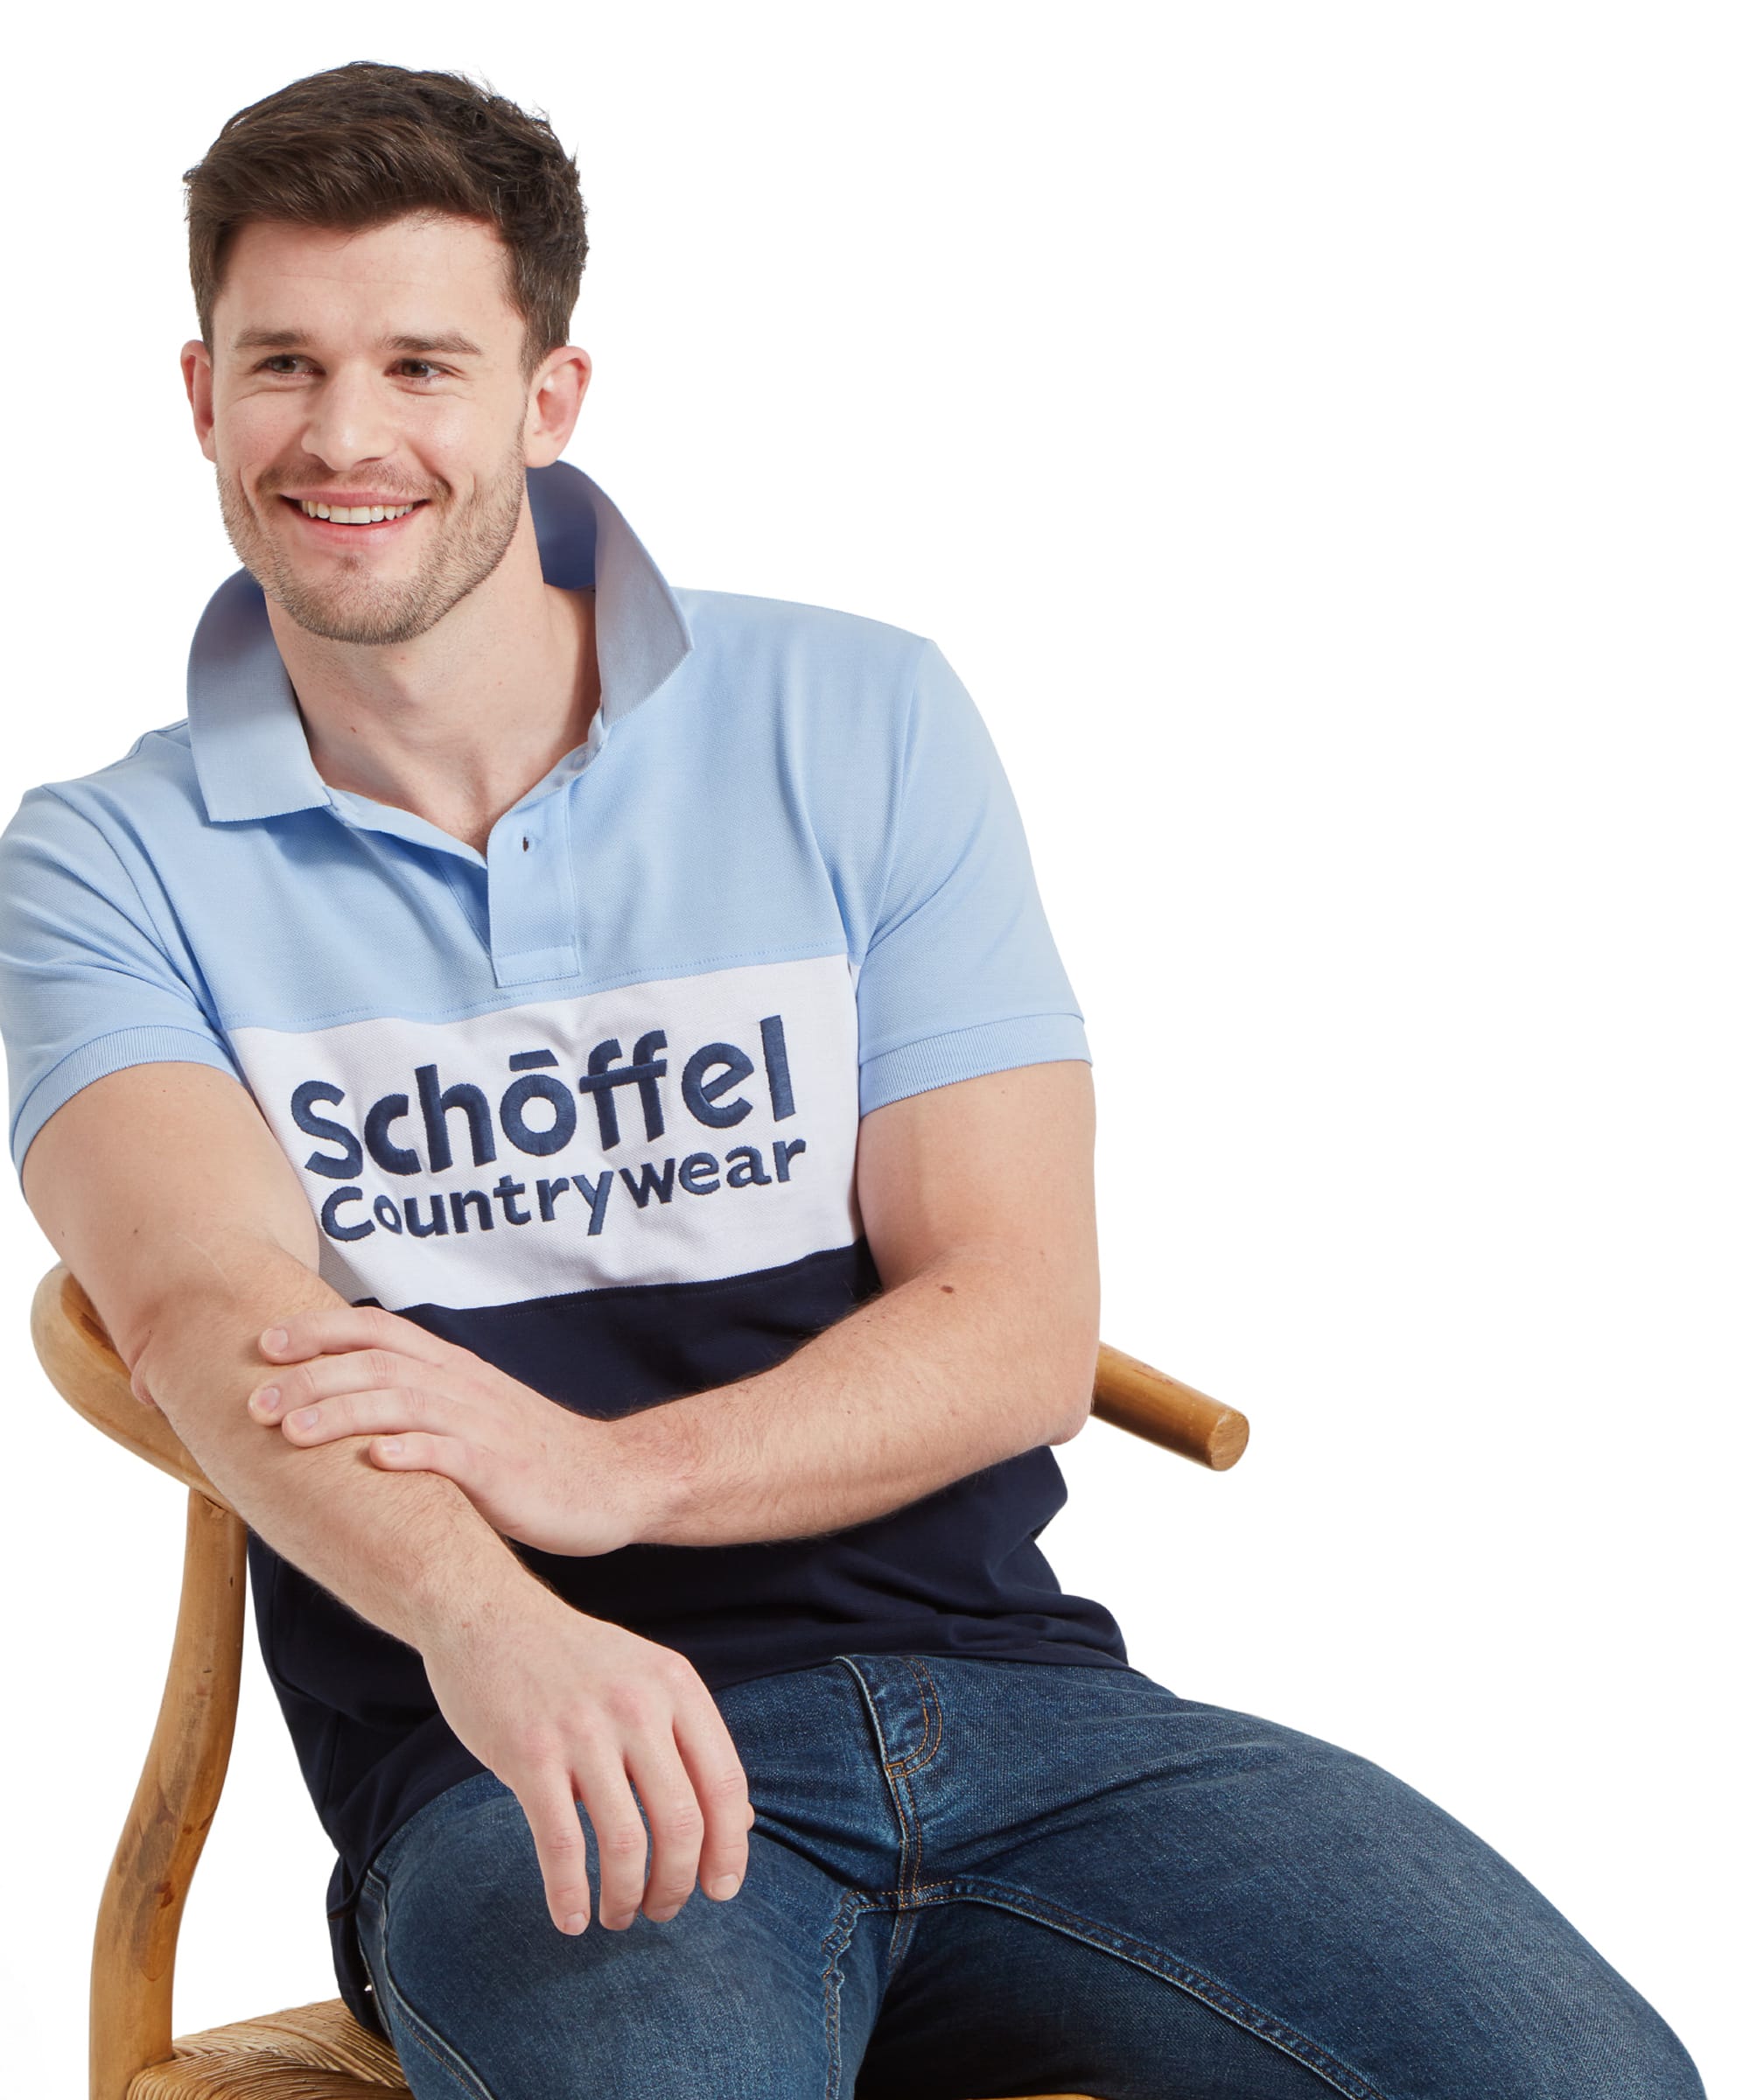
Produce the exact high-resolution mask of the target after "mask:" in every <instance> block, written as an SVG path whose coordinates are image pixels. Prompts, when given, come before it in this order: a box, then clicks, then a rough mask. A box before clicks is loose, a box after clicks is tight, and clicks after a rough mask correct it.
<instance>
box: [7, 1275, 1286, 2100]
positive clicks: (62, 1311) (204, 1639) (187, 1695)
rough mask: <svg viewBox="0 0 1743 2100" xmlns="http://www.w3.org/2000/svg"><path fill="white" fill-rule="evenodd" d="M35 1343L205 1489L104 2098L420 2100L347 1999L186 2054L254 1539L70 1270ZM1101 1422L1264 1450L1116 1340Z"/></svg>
mask: <svg viewBox="0 0 1743 2100" xmlns="http://www.w3.org/2000/svg"><path fill="white" fill-rule="evenodd" d="M31 1340H32V1341H33V1342H34V1343H35V1345H36V1351H37V1355H38V1360H39V1361H40V1362H41V1364H42V1367H43V1369H44V1370H45V1372H46V1373H47V1375H48V1376H49V1378H50V1379H51V1380H52V1383H53V1384H54V1386H55V1388H56V1390H58V1391H59V1393H60V1394H61V1396H62V1397H63V1398H65V1399H66V1401H68V1402H69V1403H70V1404H72V1406H73V1407H74V1408H75V1409H76V1410H77V1411H78V1412H79V1413H80V1414H81V1415H82V1416H84V1418H85V1419H86V1420H87V1421H88V1422H90V1423H93V1424H95V1426H96V1427H97V1428H99V1429H100V1430H102V1432H103V1433H104V1434H105V1435H106V1436H109V1437H112V1438H113V1439H115V1441H116V1443H117V1444H121V1445H123V1446H126V1448H127V1449H128V1450H129V1451H131V1452H135V1453H137V1454H138V1456H139V1457H141V1458H142V1459H146V1460H150V1461H151V1464H152V1465H153V1466H156V1467H158V1469H159V1471H161V1472H164V1473H167V1474H170V1475H171V1476H172V1478H173V1479H175V1480H178V1481H180V1482H181V1483H182V1485H183V1486H184V1487H185V1488H187V1490H188V1498H187V1537H186V1552H185V1555H184V1558H183V1564H182V1593H181V1608H180V1611H179V1614H178V1616H177V1621H176V1634H175V1642H174V1646H173V1648H172V1652H171V1656H170V1668H169V1674H168V1677H167V1678H166V1680H165V1686H164V1698H163V1704H162V1705H161V1707H160V1708H159V1710H158V1725H157V1727H156V1729H155V1731H154V1732H153V1734H152V1738H151V1748H150V1750H149V1751H148V1752H147V1754H146V1759H145V1768H144V1772H143V1773H142V1774H141V1775H140V1779H139V1785H138V1788H137V1790H136V1792H135V1794H134V1797H133V1806H132V1808H131V1809H130V1811H129V1813H128V1817H127V1822H126V1824H125V1827H124V1828H123V1831H122V1834H121V1841H120V1843H119V1844H118V1845H116V1852H115V1859H114V1862H113V1864H112V1865H111V1866H110V1868H109V1880H108V1881H107V1883H106V1885H105V1887H104V1889H103V1895H102V1904H101V1905H100V1907H99V1909H98V1913H97V1929H96V1937H95V1944H94V1946H93V1949H92V1955H91V2026H90V2096H91V2100H196V2096H198V2100H384V2096H385V2100H410V2094H409V2088H408V2087H407V2085H406V2083H405V2080H404V2077H403V2075H402V2072H401V2069H400V2065H399V2060H398V2058H397V2057H396V2056H395V2054H394V2051H393V2048H392V2047H391V2046H390V2045H389V2044H388V2042H386V2041H384V2040H381V2038H380V2037H379V2036H377V2035H375V2034H373V2033H370V2032H369V2031H368V2030H367V2028H365V2027H363V2026H360V2024H359V2023H358V2021H357V2020H355V2019H353V2017H352V2015H351V2012H350V2010H349V2008H348V2007H347V2006H346V2004H345V2002H344V2000H343V1999H342V1998H328V1999H324V2000H321V2001H319V2002H318V2003H316V2004H314V2005H295V2006H291V2007H290V2008H288V2009H287V2010H285V2011H283V2012H268V2013H262V2014H259V2015H257V2016H256V2017H255V2018H253V2019H242V2020H237V2021H235V2022H234V2023H233V2024H232V2025H230V2026H223V2027H213V2028H209V2029H207V2031H206V2032H205V2033H200V2034H184V2035H180V2036H178V2037H175V2038H174V2039H172V2034H171V2026H172V1994H173V1989H174V1982H175V1954H176V1937H177V1934H178V1933H179V1929H180V1926H181V1916H182V1908H183V1905H184V1904H185V1902H186V1899H187V1892H188V1889H189V1887H191V1886H192V1884H193V1870H194V1868H195V1866H197V1865H198V1864H199V1860H200V1850H201V1848H202V1846H203V1845H205V1842H206V1833H207V1830H208V1829H209V1828H210V1827H211V1823H212V1818H213V1817H214V1814H215V1813H216V1811H217V1807H218V1797H219V1795H220V1794H221V1791H222V1789H223V1785H224V1775H225V1772H226V1770H227V1768H228V1764H229V1760H230V1745H231V1741H232V1739H233V1738H234V1736H235V1726H236V1700H237V1693H238V1691H239V1689H240V1686H241V1682H242V1633H243V1606H244V1601H245V1597H246V1589H247V1583H248V1558H247V1543H248V1527H247V1525H246V1524H245V1523H243V1522H242V1518H241V1517H239V1516H237V1515H236V1514H235V1511H234V1510H232V1509H230V1508H229V1507H228V1505H227V1504H226V1502H224V1499H223V1497H222V1496H221V1495H220V1494H219V1493H218V1491H217V1489H216V1488H214V1487H213V1485H212V1483H211V1481H208V1480H207V1477H206V1475H205V1474H204V1473H203V1472H202V1471H201V1470H200V1466H199V1465H198V1464H197V1463H196V1461H195V1460H194V1458H193V1454H192V1453H190V1452H189V1451H188V1449H187V1447H186V1445H184V1444H183V1443H182V1441H181V1439H179V1437H178V1436H177V1435H176V1433H175V1432H174V1430H173V1429H172V1428H171V1426H170V1425H169V1422H168V1421H167V1419H166V1418H165V1416H164V1415H163V1414H162V1412H161V1411H159V1410H158V1409H157V1408H154V1407H147V1406H145V1405H144V1404H142V1403H141V1402H140V1401H139V1400H137V1399H136V1398H135V1397H134V1393H133V1389H132V1385H131V1383H130V1379H129V1375H128V1370H127V1366H126V1365H125V1364H124V1363H123V1361H122V1359H121V1358H120V1356H119V1355H116V1350H115V1348H114V1346H113V1344H112V1343H111V1342H110V1341H109V1334H108V1333H107V1331H106V1330H105V1328H104V1327H103V1323H102V1320H101V1319H100V1318H99V1317H98V1314H97V1311H96V1308H95V1306H93V1305H92V1303H91V1301H90V1299H88V1297H87V1296H86V1294H85V1292H84V1291H83V1290H82V1289H81V1286H80V1285H79V1283H78V1280H77V1279H76V1278H74V1277H73V1275H72V1273H71V1272H70V1271H68V1270H67V1269H66V1267H65V1265H64V1264H56V1265H55V1266H54V1267H53V1268H52V1269H51V1270H50V1271H48V1273H47V1274H46V1275H45V1277H44V1278H43V1279H42V1281H41V1283H40V1284H38V1286H37V1290H36V1294H35V1297H34V1299H32V1301H31ZM1095 1412H1096V1414H1098V1415H1099V1416H1101V1417H1102V1418H1103V1420H1104V1421H1108V1422H1111V1423H1114V1424H1116V1425H1118V1426H1119V1427H1120V1428H1122V1429H1126V1430H1130V1431H1131V1432H1132V1433H1133V1434H1134V1435H1136V1436H1140V1437H1143V1438H1145V1439H1146V1440H1147V1441H1149V1442H1151V1443H1153V1444H1159V1445H1160V1446H1162V1447H1163V1448H1164V1449H1165V1450H1168V1451H1173V1452H1175V1453H1179V1454H1180V1456H1182V1457H1184V1458H1189V1459H1193V1460H1196V1461H1197V1462H1198V1463H1199V1464H1200V1465H1202V1466H1208V1467H1212V1468H1214V1469H1215V1470H1216V1471H1218V1472H1221V1471H1223V1470H1225V1469H1226V1468H1227V1467H1230V1466H1232V1465H1234V1463H1235V1461H1236V1460H1237V1459H1238V1458H1239V1457H1240V1455H1241V1453H1242V1452H1243V1450H1244V1449H1245V1448H1246V1443H1247V1424H1246V1420H1245V1418H1244V1417H1243V1416H1241V1415H1239V1414H1237V1413H1236V1411H1234V1410H1233V1409H1232V1408H1227V1407H1223V1406H1222V1405H1221V1404H1219V1403H1218V1402H1216V1401H1215V1400H1212V1399H1210V1398H1209V1397H1208V1396H1207V1395H1206V1394H1203V1393H1201V1392H1196V1391H1194V1389H1193V1388H1192V1387H1191V1386H1188V1385H1182V1384H1181V1383H1180V1382H1179V1381H1178V1380H1176V1379H1173V1378H1169V1377H1167V1376H1165V1375H1164V1374H1163V1373H1162V1372H1160V1371H1158V1370H1153V1369H1152V1368H1151V1367H1150V1365H1148V1364H1146V1363H1141V1362H1139V1361H1138V1359H1137V1358H1136V1357H1135V1356H1128V1355H1124V1353H1123V1352H1122V1351H1121V1350H1118V1349H1115V1348H1109V1347H1108V1346H1107V1344H1106V1343H1103V1346H1102V1351H1101V1355H1100V1358H1099V1360H1098V1362H1097V1366H1096V1394H1095ZM1033 2100H1085V2096H1082V2095H1078V2094H1051V2095H1037V2096H1033Z"/></svg>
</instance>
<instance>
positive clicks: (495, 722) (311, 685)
mask: <svg viewBox="0 0 1743 2100" xmlns="http://www.w3.org/2000/svg"><path fill="white" fill-rule="evenodd" d="M267 614H268V617H269V620H271V623H272V634H273V639H274V641H276V643H277V645H278V652H279V655H281V656H282V657H283V660H284V668H285V669H286V670H287V671H288V672H289V673H290V683H291V684H292V685H293V686H294V687H295V689H296V693H297V705H298V707H299V708H300V710H301V711H302V716H303V723H304V729H305V730H306V732H307V734H308V739H309V753H310V756H311V758H312V759H313V760H314V765H315V770H316V772H317V773H318V774H320V776H321V778H322V779H323V780H324V781H325V782H326V783H327V785H328V786H329V787H330V788H342V789H346V790H347V791H348V792H350V793H352V794H353V795H367V796H369V797H370V798H371V799H372V800H374V801H375V802H388V803H391V804H393V805H394V806H395V808H397V809H409V810H411V811H412V812H414V813H415V814H416V816H421V817H423V818H424V819H426V821H427V822H429V823H432V824H434V825H436V826H437V829H438V830H444V831H446V832H448V833H450V834H451V836H452V837H456V838H460V839H464V840H465V843H466V844H468V845H470V846H472V847H474V848H475V849H476V850H477V851H479V852H480V853H483V852H485V851H486V849H487V845H488V842H489V837H490V832H491V829H492V827H493V825H494V823H496V820H497V819H498V818H499V817H500V816H501V815H502V814H503V812H504V811H505V810H507V809H513V807H514V804H515V803H516V802H519V801H520V799H521V796H522V795H524V794H525V793H526V792H527V790H528V788H531V787H532V786H533V785H534V784H535V782H536V781H539V780H541V779H542V778H543V776H544V775H545V774H547V773H549V771H550V769H551V767H553V766H555V765H556V762H557V760H559V759H561V758H562V757H563V756H564V754H565V753H568V752H570V751H572V750H574V748H575V747H576V746H577V744H580V743H582V742H583V741H584V739H585V738H586V735H587V730H588V726H589V725H590V724H591V721H592V718H593V716H594V714H595V712H596V711H597V710H598V704H599V672H598V649H597V647H596V643H595V631H594V619H593V595H592V593H591V591H561V590H557V589H556V588H554V587H553V586H552V585H550V584H547V583H546V582H545V580H544V577H543V574H542V570H541V568H540V565H539V553H538V543H537V540H536V538H535V535H534V531H533V524H532V518H531V515H530V514H529V513H528V511H526V510H525V509H524V508H523V510H522V512H521V523H520V527H519V528H518V529H517V530H516V532H515V535H514V539H513V540H512V541H511V542H509V547H508V551H507V554H506V555H504V556H503V558H502V560H501V561H500V563H498V564H497V567H496V568H495V570H493V572H492V573H491V575H489V576H488V577H486V578H485V580H484V582H483V583H481V584H479V585H478V586H477V587H476V588H475V589H473V590H472V591H468V592H467V594H466V596H465V598H461V599H460V600H459V602H458V604H457V605H455V606H452V607H451V609H450V610H449V611H448V612H447V613H445V614H444V616H443V618H442V619H441V620H438V621H437V623H436V625H435V626H434V627H431V628H430V631H429V632H428V633H427V634H421V635H419V636H418V637H417V638H416V640H415V641H409V642H406V643H403V644H395V645H394V646H392V647H387V648H367V647H362V646H360V645H359V644H356V643H353V642H337V641H325V640H324V639H323V638H322V637H320V636H319V635H315V634H309V633H308V632H307V631H306V630H305V629H304V628H302V627H297V624H296V623H295V621H293V620H290V617H289V616H288V615H287V614H285V613H283V612H282V611H281V610H280V608H279V607H278V606H277V605H276V603H274V601H273V600H272V599H271V598H269V599H268V600H267Z"/></svg>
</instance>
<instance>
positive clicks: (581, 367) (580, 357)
mask: <svg viewBox="0 0 1743 2100" xmlns="http://www.w3.org/2000/svg"><path fill="white" fill-rule="evenodd" d="M592 376H593V360H592V359H591V357H589V356H588V354H587V353H586V352H585V351H584V350H581V349H577V347H576V346H575V345H574V344H573V343H567V344H565V345H564V346H563V348H562V349H560V350H553V351H551V352H550V353H549V355H548V356H547V357H546V358H545V359H544V360H543V361H542V363H541V364H540V366H539V367H538V369H537V370H536V371H535V373H534V374H533V376H532V379H531V380H530V381H529V382H528V391H527V420H526V424H525V427H524V430H523V432H522V443H523V445H524V447H525V457H526V463H527V465H528V466H549V465H550V464H551V462H552V460H554V459H560V458H562V457H563V447H564V446H565V445H566V444H568V443H569V440H570V436H571V435H572V434H573V432H574V429H575V418H576V417H577V416H578V415H579V414H580V413H581V402H582V400H583V398H584V396H585V395H586V392H587V381H589V380H590V379H591V377H592Z"/></svg>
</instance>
